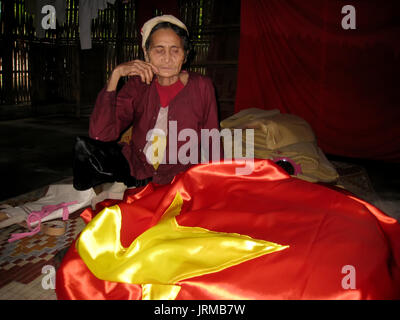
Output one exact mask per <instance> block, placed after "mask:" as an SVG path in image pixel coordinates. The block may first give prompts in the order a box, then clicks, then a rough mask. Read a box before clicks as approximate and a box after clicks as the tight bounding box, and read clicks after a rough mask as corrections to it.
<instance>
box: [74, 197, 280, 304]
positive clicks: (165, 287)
mask: <svg viewBox="0 0 400 320" xmlns="http://www.w3.org/2000/svg"><path fill="white" fill-rule="evenodd" d="M182 204H183V200H182V197H181V195H180V193H179V192H177V194H176V195H175V198H174V200H173V201H172V204H171V205H170V206H169V208H168V209H167V210H166V211H165V213H164V214H163V216H162V218H161V219H160V221H159V222H158V223H157V224H156V225H155V226H153V227H151V228H149V229H148V230H146V231H145V232H143V233H142V234H141V235H140V236H138V237H137V238H136V239H135V240H134V241H133V242H132V243H131V245H130V246H129V247H128V248H124V247H123V246H122V245H121V241H120V230H121V211H120V208H119V207H118V206H117V205H116V206H112V207H109V208H105V209H104V210H103V211H101V212H100V213H99V214H97V215H96V217H95V218H94V219H93V220H92V221H90V222H89V223H88V225H87V226H86V228H85V229H84V230H83V231H82V233H81V235H80V237H79V238H78V240H77V244H76V245H77V250H78V252H79V255H80V256H81V258H82V260H83V261H84V262H85V264H86V265H87V267H88V268H89V269H90V271H91V272H92V273H93V274H94V275H95V276H96V277H97V278H99V279H101V280H108V281H114V282H122V283H130V284H139V285H141V286H142V298H143V299H174V298H175V297H176V296H177V295H178V293H179V290H180V286H179V285H177V283H178V282H179V281H181V280H184V279H189V278H192V277H196V276H200V275H204V274H208V273H213V272H218V271H221V270H223V269H226V268H229V267H231V266H234V265H237V264H240V263H242V262H245V261H247V260H251V259H254V258H256V257H259V256H262V255H265V254H268V253H272V252H276V251H280V250H283V249H286V248H288V246H282V245H279V244H276V243H272V242H268V241H264V240H258V239H253V238H251V237H249V236H246V235H241V234H237V233H223V232H215V231H210V230H207V229H205V228H199V227H184V226H180V225H178V223H177V221H176V219H175V217H176V216H177V215H179V214H180V211H181V208H182Z"/></svg>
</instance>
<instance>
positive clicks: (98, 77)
mask: <svg viewBox="0 0 400 320" xmlns="http://www.w3.org/2000/svg"><path fill="white" fill-rule="evenodd" d="M27 1H29V0H6V1H0V9H1V11H0V26H1V35H0V44H1V49H0V62H1V63H0V110H1V108H2V107H3V106H6V105H7V106H10V105H15V106H16V107H17V106H20V105H21V104H27V105H32V106H34V108H33V110H35V108H37V107H38V106H41V105H49V104H57V103H68V104H71V105H73V106H74V108H75V114H76V115H77V116H79V115H80V111H81V108H82V106H89V107H90V106H92V105H93V104H94V102H95V98H96V96H97V93H98V92H99V90H101V88H102V87H103V86H104V84H105V82H106V80H107V78H108V77H109V75H110V73H111V71H112V70H113V68H114V67H115V66H116V65H117V64H118V63H121V62H124V61H128V60H132V59H135V58H138V57H141V56H142V53H141V51H140V50H139V48H140V46H139V43H140V37H139V35H138V32H137V30H138V28H137V25H136V24H135V1H134V0H128V1H127V0H125V1H122V0H117V1H116V3H115V4H114V5H111V4H109V5H108V8H107V9H105V10H103V11H99V16H98V18H97V19H94V20H93V22H92V43H93V45H92V47H93V48H92V49H91V50H80V44H79V0H66V8H67V10H66V21H65V23H64V24H63V25H62V26H60V25H58V24H57V28H56V30H47V31H46V33H45V37H43V38H39V37H37V34H36V30H35V16H34V15H32V14H30V12H28V11H29V10H28V8H27ZM179 8H180V14H181V19H182V20H183V21H184V22H185V24H186V25H187V26H188V28H189V31H190V34H191V39H192V42H193V46H194V51H195V55H194V58H193V60H192V61H191V63H190V65H189V69H190V70H192V71H196V72H199V73H201V74H205V75H208V76H210V77H211V78H212V79H213V81H214V84H215V86H216V93H217V98H218V103H219V107H220V117H221V118H225V117H227V116H229V115H230V114H232V113H233V105H234V96H235V89H236V73H237V60H238V51H239V23H240V0H232V1H227V0H180V1H179ZM162 13H163V12H161V11H157V8H156V9H155V12H154V14H155V15H157V14H162Z"/></svg>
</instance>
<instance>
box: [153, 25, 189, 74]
mask: <svg viewBox="0 0 400 320" xmlns="http://www.w3.org/2000/svg"><path fill="white" fill-rule="evenodd" d="M146 60H147V61H148V62H150V63H151V64H153V65H155V66H156V67H157V68H158V69H159V73H158V74H157V75H158V76H160V77H165V78H170V77H174V76H177V75H179V73H180V72H181V68H182V65H183V63H184V61H185V51H184V49H183V41H182V39H181V38H180V37H179V36H178V35H177V34H176V33H175V32H174V31H173V30H172V29H159V30H157V31H155V32H154V33H153V34H152V35H151V38H150V46H149V49H148V51H147V54H146Z"/></svg>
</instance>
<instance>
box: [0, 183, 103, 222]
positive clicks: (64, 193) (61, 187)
mask: <svg viewBox="0 0 400 320" xmlns="http://www.w3.org/2000/svg"><path fill="white" fill-rule="evenodd" d="M94 196H96V193H95V192H94V190H93V189H89V190H85V191H77V190H75V189H74V187H73V185H72V184H54V185H50V186H49V189H48V190H47V193H46V194H45V196H44V197H42V198H40V199H39V200H36V201H33V202H28V203H25V204H23V205H21V206H17V207H11V208H5V209H1V212H3V213H5V214H6V215H7V216H8V219H6V220H4V221H2V222H0V228H4V227H7V226H9V225H12V224H14V223H20V222H23V221H25V220H26V218H27V217H28V215H29V214H30V213H31V212H32V211H40V210H42V208H43V207H44V206H48V205H58V204H60V203H62V202H72V201H76V203H75V204H72V205H69V206H68V211H69V213H70V214H71V213H73V212H75V211H77V210H79V209H81V208H85V207H87V206H88V205H90V204H91V200H92V198H93V197H94ZM62 214H63V209H62V208H61V209H58V210H56V211H54V212H52V213H51V214H49V215H48V216H46V217H44V218H43V220H42V222H45V221H50V220H54V219H58V218H61V217H62ZM33 225H34V224H33Z"/></svg>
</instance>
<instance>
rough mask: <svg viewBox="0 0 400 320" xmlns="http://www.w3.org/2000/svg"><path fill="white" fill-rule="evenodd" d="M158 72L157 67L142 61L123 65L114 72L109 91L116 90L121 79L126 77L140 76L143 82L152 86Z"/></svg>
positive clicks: (108, 86)
mask: <svg viewBox="0 0 400 320" xmlns="http://www.w3.org/2000/svg"><path fill="white" fill-rule="evenodd" d="M158 72H159V70H158V68H157V67H156V66H154V65H152V64H151V63H148V62H145V61H142V60H132V61H129V62H125V63H121V64H120V65H118V66H116V67H115V69H114V70H113V72H112V74H111V77H110V80H109V82H108V85H107V91H114V90H116V88H117V85H118V81H119V79H120V78H121V77H126V76H140V78H141V79H142V81H143V82H145V83H147V84H150V83H151V81H152V80H153V76H154V74H157V73H158Z"/></svg>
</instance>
